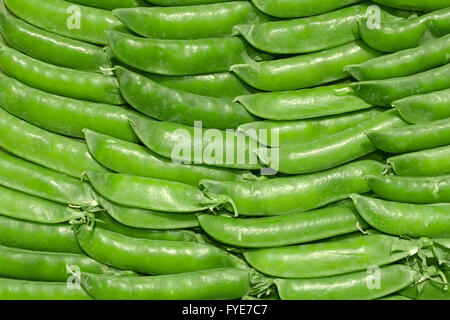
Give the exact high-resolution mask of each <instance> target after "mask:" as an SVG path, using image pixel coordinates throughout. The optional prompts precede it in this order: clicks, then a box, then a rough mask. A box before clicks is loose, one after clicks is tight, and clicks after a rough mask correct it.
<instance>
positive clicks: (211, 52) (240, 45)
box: [108, 31, 251, 76]
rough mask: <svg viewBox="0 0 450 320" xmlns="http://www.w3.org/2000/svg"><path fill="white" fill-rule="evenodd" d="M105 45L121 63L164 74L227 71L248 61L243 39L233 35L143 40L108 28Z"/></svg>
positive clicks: (177, 74) (181, 74)
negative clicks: (106, 43) (106, 44)
mask: <svg viewBox="0 0 450 320" xmlns="http://www.w3.org/2000/svg"><path fill="white" fill-rule="evenodd" d="M108 35H109V45H110V47H111V49H112V51H113V53H114V55H115V56H116V57H117V58H118V59H119V60H120V61H121V62H123V63H126V64H127V65H129V66H131V67H133V68H136V69H139V70H142V71H147V72H153V73H157V74H161V75H168V76H184V75H197V74H202V73H214V72H224V71H228V70H229V68H230V66H232V65H234V64H238V63H246V62H250V60H251V59H250V58H249V57H248V55H247V52H246V47H245V44H244V42H243V40H241V39H239V38H237V37H223V38H208V39H194V40H167V39H144V38H139V37H135V36H131V35H128V34H125V33H121V32H115V31H109V32H108Z"/></svg>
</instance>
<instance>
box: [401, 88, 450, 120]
mask: <svg viewBox="0 0 450 320" xmlns="http://www.w3.org/2000/svg"><path fill="white" fill-rule="evenodd" d="M449 105H450V89H447V90H442V91H436V92H431V93H427V94H419V95H415V96H411V97H407V98H403V99H400V100H396V101H394V102H392V106H393V107H394V108H395V109H397V111H398V113H400V115H401V116H402V118H403V119H405V120H406V121H408V122H410V123H424V122H428V121H433V120H438V119H443V118H448V117H450V108H448V106H449Z"/></svg>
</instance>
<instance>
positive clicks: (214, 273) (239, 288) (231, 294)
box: [81, 268, 250, 300]
mask: <svg viewBox="0 0 450 320" xmlns="http://www.w3.org/2000/svg"><path fill="white" fill-rule="evenodd" d="M193 283H195V286H192V284H193ZM81 285H82V287H83V288H84V289H85V290H86V291H87V292H88V293H89V295H91V296H92V297H94V298H95V299H97V300H213V299H220V300H225V299H238V298H241V297H242V296H244V295H245V294H246V293H247V292H248V291H249V290H250V280H249V274H248V272H247V271H245V270H239V269H232V268H220V269H213V270H204V271H196V272H189V273H182V274H176V275H164V276H146V277H117V276H107V275H96V274H86V273H82V275H81Z"/></svg>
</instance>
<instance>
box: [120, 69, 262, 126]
mask: <svg viewBox="0 0 450 320" xmlns="http://www.w3.org/2000/svg"><path fill="white" fill-rule="evenodd" d="M115 72H116V75H117V79H118V81H119V86H120V91H121V92H122V94H123V96H124V98H125V100H126V101H127V102H128V103H130V105H132V106H133V107H134V108H135V109H136V110H139V111H140V112H142V113H144V114H146V115H148V116H150V117H152V118H155V119H158V120H164V121H174V122H178V123H182V124H187V125H191V126H192V125H194V122H195V121H200V120H201V121H202V125H203V126H205V127H207V128H219V129H231V128H236V127H237V126H238V125H240V124H242V123H247V122H251V121H254V120H255V117H253V116H252V115H251V114H250V113H248V111H247V110H246V109H245V108H243V107H242V105H240V104H238V103H235V102H231V101H227V100H225V99H219V98H213V97H205V96H200V95H196V94H192V93H189V92H184V91H179V90H175V89H170V88H167V87H165V86H163V85H160V84H158V83H157V82H154V81H153V80H151V79H149V78H146V77H144V76H142V75H139V74H137V73H134V72H131V71H129V70H127V69H125V68H123V67H120V66H117V67H115ZM149 101H152V103H151V104H149V103H148V102H149Z"/></svg>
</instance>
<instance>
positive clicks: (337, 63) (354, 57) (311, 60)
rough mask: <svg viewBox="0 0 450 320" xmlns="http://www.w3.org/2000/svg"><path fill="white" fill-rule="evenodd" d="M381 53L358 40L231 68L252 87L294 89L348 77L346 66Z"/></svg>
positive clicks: (236, 65) (276, 89)
mask: <svg viewBox="0 0 450 320" xmlns="http://www.w3.org/2000/svg"><path fill="white" fill-rule="evenodd" d="M379 55H380V54H379V53H378V52H376V51H374V50H372V49H370V48H368V47H367V46H366V45H365V44H363V43H362V42H359V41H356V42H351V43H349V44H345V45H343V46H340V47H337V48H332V49H328V50H324V51H320V52H315V53H310V54H305V55H300V56H294V57H290V58H284V59H278V60H273V61H263V62H257V63H249V64H235V65H233V66H232V67H231V71H233V72H234V73H236V75H237V76H238V77H239V78H241V79H242V80H243V81H244V82H246V83H247V84H249V85H251V86H252V87H254V88H256V89H259V90H265V91H281V90H293V89H301V88H306V87H313V86H317V85H320V84H325V83H329V82H333V81H336V80H341V79H345V78H347V77H348V73H347V72H345V71H344V67H345V66H347V65H349V64H357V63H361V62H364V61H367V60H370V59H373V58H375V57H377V56H379Z"/></svg>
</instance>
